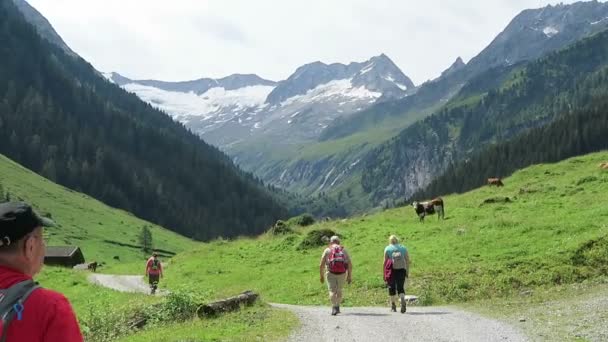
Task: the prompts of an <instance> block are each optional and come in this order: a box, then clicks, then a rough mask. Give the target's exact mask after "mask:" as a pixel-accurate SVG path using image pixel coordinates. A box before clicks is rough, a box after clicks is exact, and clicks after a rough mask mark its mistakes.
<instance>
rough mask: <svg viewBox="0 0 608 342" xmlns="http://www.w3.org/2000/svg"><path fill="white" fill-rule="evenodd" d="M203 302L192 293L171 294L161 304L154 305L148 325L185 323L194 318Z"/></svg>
mask: <svg viewBox="0 0 608 342" xmlns="http://www.w3.org/2000/svg"><path fill="white" fill-rule="evenodd" d="M200 303H201V301H200V300H198V299H197V297H196V296H195V295H193V294H192V292H190V291H175V292H171V293H170V294H169V295H168V296H167V297H166V299H165V300H164V301H163V302H162V303H161V304H155V305H152V306H151V307H150V308H149V310H147V312H149V318H148V324H154V323H163V322H184V321H186V320H189V319H192V318H194V316H195V315H196V311H197V310H198V308H199V306H200Z"/></svg>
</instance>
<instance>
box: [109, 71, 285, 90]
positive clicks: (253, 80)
mask: <svg viewBox="0 0 608 342" xmlns="http://www.w3.org/2000/svg"><path fill="white" fill-rule="evenodd" d="M104 75H106V77H107V78H108V79H109V80H110V81H112V82H114V83H116V84H118V85H120V86H125V85H128V84H137V85H142V86H147V87H154V88H157V89H161V90H164V91H171V92H181V93H189V92H193V93H195V94H198V95H201V94H204V93H205V92H207V91H208V90H209V89H212V88H218V87H219V88H223V89H224V90H236V89H240V88H244V87H252V86H273V87H274V85H275V84H276V82H274V81H269V80H265V79H263V78H261V77H259V76H258V75H254V74H234V75H230V76H227V77H224V78H220V79H213V78H200V79H198V80H192V81H183V82H166V81H158V80H132V79H130V78H127V77H125V76H122V75H121V74H119V73H117V72H111V73H105V74H104Z"/></svg>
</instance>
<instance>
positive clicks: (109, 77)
mask: <svg viewBox="0 0 608 342" xmlns="http://www.w3.org/2000/svg"><path fill="white" fill-rule="evenodd" d="M101 75H102V76H103V77H105V78H106V79H107V80H108V81H110V82H111V83H114V80H113V79H112V73H111V72H102V73H101Z"/></svg>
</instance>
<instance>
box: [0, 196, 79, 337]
mask: <svg viewBox="0 0 608 342" xmlns="http://www.w3.org/2000/svg"><path fill="white" fill-rule="evenodd" d="M54 225H55V224H54V223H53V221H51V220H49V219H47V218H43V217H40V216H38V215H37V214H36V213H35V212H34V211H33V210H32V207H31V206H29V205H28V204H26V203H23V202H7V203H2V204H0V341H1V342H5V341H6V342H21V341H23V342H81V341H82V340H83V339H82V334H81V333H80V328H79V327H78V321H77V320H76V315H75V314H74V311H73V309H72V306H71V305H70V303H69V302H68V300H67V299H66V298H65V297H64V296H63V295H62V294H60V293H58V292H55V291H51V290H47V289H44V288H41V287H39V286H38V284H37V283H35V282H34V280H33V279H32V277H34V276H35V275H36V274H38V273H39V272H40V270H41V269H42V266H43V263H44V255H45V251H46V246H45V243H44V236H43V234H42V232H43V227H50V226H54Z"/></svg>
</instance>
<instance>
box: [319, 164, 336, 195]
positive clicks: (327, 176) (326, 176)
mask: <svg viewBox="0 0 608 342" xmlns="http://www.w3.org/2000/svg"><path fill="white" fill-rule="evenodd" d="M335 169H336V168H335V167H332V168H331V170H329V172H328V173H327V175H325V179H324V180H323V184H321V186H320V187H319V188H318V189H317V191H321V190H323V188H324V187H325V183H327V180H328V179H329V177H330V176H331V174H332V173H334V170H335Z"/></svg>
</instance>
